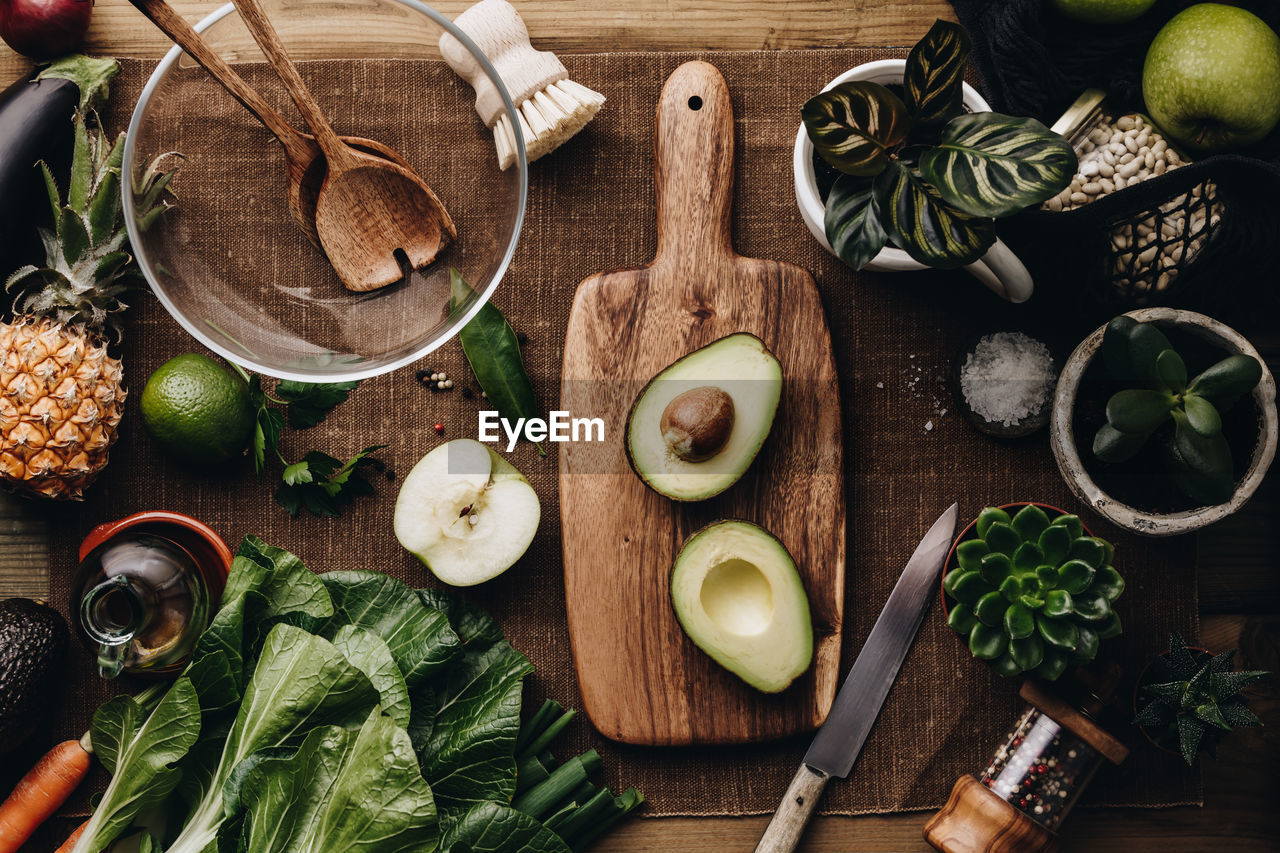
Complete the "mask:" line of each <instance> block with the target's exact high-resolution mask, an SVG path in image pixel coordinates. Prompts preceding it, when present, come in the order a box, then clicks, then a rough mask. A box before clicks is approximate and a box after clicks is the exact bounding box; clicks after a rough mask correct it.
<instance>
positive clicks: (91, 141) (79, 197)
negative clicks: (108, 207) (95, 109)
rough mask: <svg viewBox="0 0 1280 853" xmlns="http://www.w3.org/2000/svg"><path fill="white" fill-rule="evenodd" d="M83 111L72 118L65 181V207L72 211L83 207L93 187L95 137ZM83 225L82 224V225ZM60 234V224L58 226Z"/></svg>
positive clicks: (60, 234)
mask: <svg viewBox="0 0 1280 853" xmlns="http://www.w3.org/2000/svg"><path fill="white" fill-rule="evenodd" d="M86 115H87V113H86V112H84V111H77V112H76V114H75V117H74V118H73V119H72V125H73V128H74V130H73V135H72V139H73V145H72V150H71V178H70V180H69V181H68V183H67V205H66V206H67V208H69V209H70V210H72V211H80V210H84V209H85V204H86V203H87V202H88V200H89V193H90V191H91V190H92V188H93V167H94V146H95V144H96V139H95V138H94V136H93V134H92V133H91V132H90V131H89V126H88V123H87V121H86V118H85V116H86ZM82 227H83V226H82ZM58 229H59V231H58V233H59V236H60V237H61V236H62V230H61V229H62V226H61V225H59V226H58Z"/></svg>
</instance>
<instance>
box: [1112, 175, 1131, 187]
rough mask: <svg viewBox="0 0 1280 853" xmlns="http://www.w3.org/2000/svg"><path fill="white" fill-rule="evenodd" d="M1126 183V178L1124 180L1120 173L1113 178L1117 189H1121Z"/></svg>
mask: <svg viewBox="0 0 1280 853" xmlns="http://www.w3.org/2000/svg"><path fill="white" fill-rule="evenodd" d="M1127 183H1128V181H1126V180H1125V179H1124V178H1122V177H1121V176H1120V175H1116V180H1115V185H1116V189H1118V190H1122V189H1124V187H1125V184H1127Z"/></svg>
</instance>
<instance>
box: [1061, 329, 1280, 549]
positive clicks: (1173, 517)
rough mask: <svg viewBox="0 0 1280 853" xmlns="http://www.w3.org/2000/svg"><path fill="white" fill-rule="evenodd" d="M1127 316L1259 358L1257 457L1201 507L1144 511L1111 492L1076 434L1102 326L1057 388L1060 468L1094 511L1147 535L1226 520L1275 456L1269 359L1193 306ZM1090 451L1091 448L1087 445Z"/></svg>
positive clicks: (1276, 428) (1278, 423)
mask: <svg viewBox="0 0 1280 853" xmlns="http://www.w3.org/2000/svg"><path fill="white" fill-rule="evenodd" d="M1128 316H1130V317H1132V318H1134V319H1135V320H1137V321H1138V322H1140V323H1155V324H1156V325H1158V326H1166V327H1173V328H1176V329H1178V330H1180V331H1182V332H1185V333H1188V334H1191V335H1195V336H1197V337H1199V338H1202V339H1203V340H1205V341H1208V342H1209V343H1211V344H1212V345H1214V346H1215V347H1218V348H1219V349H1222V350H1224V351H1225V352H1227V353H1243V354H1245V355H1251V356H1253V357H1254V358H1256V359H1258V362H1259V363H1260V364H1261V365H1262V379H1261V381H1259V382H1258V385H1257V387H1256V388H1254V389H1253V400H1254V403H1256V404H1257V407H1258V411H1259V412H1261V418H1262V423H1261V425H1260V427H1259V436H1258V441H1257V444H1256V445H1255V447H1254V448H1253V458H1252V459H1251V460H1250V462H1249V468H1248V470H1246V471H1245V473H1244V476H1243V477H1241V478H1240V481H1239V482H1238V483H1236V490H1235V493H1234V494H1232V496H1231V499H1230V500H1228V501H1227V502H1226V503H1222V504H1217V505H1216V506H1204V507H1197V508H1195V509H1189V510H1183V511H1181V512H1172V513H1153V512H1145V511H1143V510H1140V509H1137V508H1136V507H1132V506H1129V505H1127V504H1124V503H1121V502H1120V501H1118V500H1116V499H1115V498H1113V497H1111V496H1110V495H1108V494H1107V493H1106V492H1104V491H1103V490H1102V488H1101V487H1100V486H1099V485H1098V484H1097V483H1096V482H1095V481H1094V480H1093V478H1092V477H1091V476H1089V472H1088V471H1087V470H1086V469H1085V465H1084V461H1083V460H1082V459H1081V458H1080V450H1079V448H1078V447H1077V443H1076V436H1075V433H1074V428H1073V426H1072V419H1073V417H1074V415H1075V409H1076V400H1077V397H1078V395H1079V393H1080V385H1081V383H1082V381H1083V379H1084V376H1085V373H1086V372H1087V371H1088V369H1089V365H1090V364H1092V363H1093V359H1094V358H1095V357H1096V356H1097V354H1098V351H1099V349H1100V348H1101V347H1102V335H1103V332H1105V331H1106V327H1105V326H1103V327H1101V328H1099V329H1098V330H1097V331H1095V332H1094V333H1093V334H1091V335H1090V336H1089V337H1087V338H1085V339H1084V341H1082V342H1081V343H1080V345H1079V346H1077V347H1076V349H1075V352H1073V353H1071V357H1070V358H1068V359H1067V363H1066V364H1065V365H1064V366H1063V368H1062V374H1061V375H1060V376H1059V377H1058V389H1057V392H1056V393H1055V395H1054V400H1053V415H1052V417H1051V419H1050V422H1049V443H1050V446H1051V447H1052V448H1053V458H1054V459H1055V460H1056V461H1057V463H1058V470H1059V471H1060V472H1061V473H1062V478H1063V479H1064V480H1066V482H1067V486H1069V487H1070V489H1071V491H1072V493H1073V494H1074V495H1075V496H1076V497H1077V498H1079V499H1080V500H1081V501H1083V502H1084V503H1085V504H1087V505H1088V506H1090V507H1092V508H1093V510H1094V511H1095V512H1097V513H1098V514H1099V515H1101V516H1103V517H1104V518H1106V519H1107V520H1109V521H1111V522H1113V523H1114V524H1116V525H1118V526H1120V527H1123V528H1124V529H1125V530H1132V531H1133V532H1134V533H1140V534H1142V535H1144V536H1177V535H1179V534H1182V533H1190V532H1192V531H1194V530H1199V529H1200V528H1202V527H1207V526H1208V525H1210V524H1213V523H1215V522H1218V521H1221V520H1222V519H1224V518H1226V517H1227V516H1229V515H1231V514H1232V513H1234V512H1236V511H1237V510H1239V509H1240V508H1241V507H1242V506H1244V505H1245V503H1247V502H1248V500H1249V498H1250V497H1252V496H1253V493H1254V492H1255V491H1257V489H1258V486H1259V485H1260V484H1261V483H1262V478H1263V477H1264V476H1266V473H1267V469H1268V468H1270V467H1271V462H1272V460H1273V459H1274V458H1275V455H1276V441H1277V438H1278V437H1280V420H1278V419H1277V415H1276V383H1275V379H1274V378H1273V377H1272V375H1271V371H1270V370H1268V369H1267V363H1266V361H1265V360H1264V359H1263V358H1262V356H1260V355H1259V354H1258V351H1257V350H1256V349H1254V347H1253V345H1252V344H1250V343H1249V341H1248V340H1246V339H1245V338H1244V336H1243V335H1241V334H1240V333H1239V332H1237V331H1235V330H1234V329H1232V328H1230V327H1229V326H1226V325H1223V324H1222V323H1219V322H1218V321H1217V320H1214V319H1212V318H1211V317H1206V316H1205V315H1203V314H1197V313H1195V312H1194V311H1178V310H1175V309H1173V308H1143V309H1140V310H1138V311H1130V312H1128ZM1085 452H1088V450H1087V449H1086V451H1085Z"/></svg>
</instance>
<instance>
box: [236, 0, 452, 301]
mask: <svg viewBox="0 0 1280 853" xmlns="http://www.w3.org/2000/svg"><path fill="white" fill-rule="evenodd" d="M233 1H234V3H235V7H236V9H237V10H238V11H239V12H240V17H241V18H242V19H243V20H244V22H245V24H246V25H247V26H248V27H249V32H251V33H252V34H253V37H254V40H255V41H257V42H258V46H259V47H261V48H262V52H263V53H264V54H265V55H266V57H267V61H268V62H270V63H271V66H272V67H273V68H275V70H276V73H278V74H279V75H280V79H281V80H283V81H284V87H285V89H286V90H288V92H289V95H290V97H292V98H293V102H294V103H295V104H297V105H298V110H299V111H301V113H302V117H303V119H304V120H305V121H306V123H307V126H308V127H309V128H311V132H312V133H314V134H315V137H316V141H317V142H318V143H320V148H321V150H323V151H324V156H325V160H326V161H327V162H328V168H329V171H328V174H327V175H325V179H324V184H323V185H322V186H321V187H320V196H319V198H318V199H317V200H316V233H317V234H319V235H320V245H321V246H323V247H324V250H325V253H326V254H328V256H329V262H330V263H331V264H333V269H334V271H335V272H337V274H338V278H340V279H342V283H343V284H345V285H346V286H347V288H348V289H349V290H355V291H366V290H374V289H376V288H379V287H386V286H387V285H388V284H392V283H394V282H397V281H399V280H400V279H402V278H403V277H404V270H403V268H402V262H403V261H407V262H408V263H409V264H410V265H411V266H412V268H413V269H421V268H422V267H425V266H426V265H427V264H429V263H431V262H432V261H434V260H435V259H436V256H437V255H438V254H439V253H440V252H441V250H443V249H444V247H445V246H447V245H448V244H449V242H450V241H451V240H452V239H453V238H454V237H456V236H457V234H456V232H455V231H454V227H453V221H452V220H451V219H450V218H449V214H448V212H446V211H445V209H444V205H443V204H441V203H440V199H438V198H436V194H435V193H433V192H432V191H431V188H430V187H428V186H427V185H426V183H425V182H424V181H423V180H422V179H421V178H419V177H418V176H417V175H415V174H414V173H413V172H412V171H411V170H409V169H406V168H404V167H403V166H399V165H397V164H395V163H392V162H390V161H389V160H386V159H383V158H382V157H376V156H373V155H371V154H366V153H365V152H363V151H360V150H359V149H357V148H352V147H350V146H348V145H346V144H344V143H343V141H342V139H341V138H340V137H339V136H338V134H337V133H335V132H334V130H333V127H332V126H330V124H329V122H328V120H327V119H326V118H325V117H324V113H323V112H322V111H321V109H320V105H319V104H317V103H316V101H315V98H313V97H312V95H311V92H310V91H308V90H307V86H306V84H305V83H303V82H302V75H300V74H299V73H298V69H297V66H295V65H294V64H293V60H291V59H290V58H289V55H288V53H287V52H286V51H285V49H284V45H283V44H282V43H281V41H280V37H279V35H277V34H276V31H275V28H274V27H273V26H272V25H271V22H270V21H269V20H268V19H267V15H266V12H265V10H263V8H262V4H261V3H260V2H259V0H233Z"/></svg>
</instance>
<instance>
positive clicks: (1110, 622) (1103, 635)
mask: <svg viewBox="0 0 1280 853" xmlns="http://www.w3.org/2000/svg"><path fill="white" fill-rule="evenodd" d="M1094 630H1095V631H1097V632H1098V639H1099V640H1110V639H1111V638H1112V637H1118V636H1120V634H1121V632H1122V631H1123V630H1124V626H1123V625H1121V624H1120V614H1118V613H1116V612H1115V611H1114V610H1112V611H1111V614H1110V615H1109V616H1107V618H1105V619H1103V620H1102V621H1101V622H1099V623H1098V624H1097V625H1095V626H1094Z"/></svg>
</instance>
